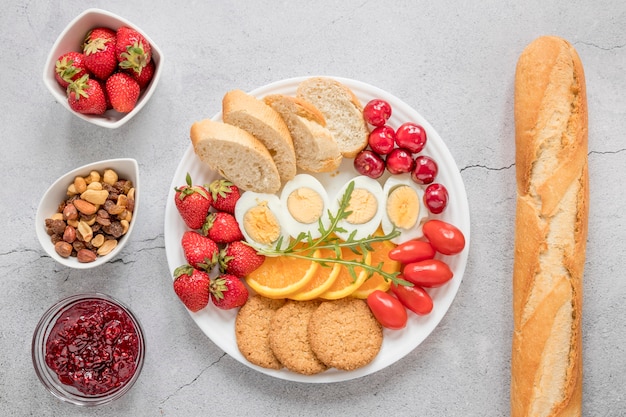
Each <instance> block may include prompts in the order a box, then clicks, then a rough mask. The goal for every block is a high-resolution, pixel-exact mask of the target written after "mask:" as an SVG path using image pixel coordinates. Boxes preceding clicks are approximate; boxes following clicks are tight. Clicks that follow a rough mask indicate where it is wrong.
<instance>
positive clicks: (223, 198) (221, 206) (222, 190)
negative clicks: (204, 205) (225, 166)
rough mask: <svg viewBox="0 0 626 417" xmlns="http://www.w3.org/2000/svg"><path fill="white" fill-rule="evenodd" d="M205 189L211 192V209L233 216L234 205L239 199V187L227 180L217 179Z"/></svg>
mask: <svg viewBox="0 0 626 417" xmlns="http://www.w3.org/2000/svg"><path fill="white" fill-rule="evenodd" d="M205 187H206V188H207V189H208V190H209V191H210V192H211V197H212V198H213V207H214V208H215V209H216V210H218V211H225V212H226V213H230V214H233V213H234V212H235V204H237V200H239V197H241V193H240V191H239V187H237V186H236V185H235V184H233V183H232V182H230V181H228V180H222V179H218V180H215V181H213V182H212V183H211V184H209V185H208V186H206V185H205Z"/></svg>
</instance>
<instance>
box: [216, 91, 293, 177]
mask: <svg viewBox="0 0 626 417" xmlns="http://www.w3.org/2000/svg"><path fill="white" fill-rule="evenodd" d="M222 119H223V120H224V122H225V123H228V124H231V125H233V126H237V127H239V128H241V129H243V130H245V131H247V132H248V133H250V134H251V135H252V136H254V137H255V138H257V139H258V140H259V141H261V143H263V145H265V147H266V148H267V150H268V151H269V153H270V155H272V158H273V159H274V163H275V164H276V167H277V168H278V173H279V174H280V179H281V180H282V182H283V183H284V182H286V181H289V180H290V179H292V178H293V177H294V176H295V175H296V153H295V150H294V147H293V141H292V139H291V134H290V133H289V129H288V128H287V125H286V124H285V122H284V120H283V119H282V117H280V115H279V114H278V113H277V112H276V111H275V110H274V109H272V108H271V107H270V106H268V105H267V104H265V103H264V102H263V101H261V100H259V99H257V98H256V97H253V96H251V95H248V94H246V93H244V92H243V91H241V90H232V91H229V92H228V93H226V95H225V96H224V98H223V99H222Z"/></svg>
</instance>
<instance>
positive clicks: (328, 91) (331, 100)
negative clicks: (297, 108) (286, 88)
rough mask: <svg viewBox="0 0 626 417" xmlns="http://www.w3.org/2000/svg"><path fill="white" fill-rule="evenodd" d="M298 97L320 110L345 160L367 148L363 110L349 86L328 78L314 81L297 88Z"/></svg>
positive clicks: (303, 83)
mask: <svg viewBox="0 0 626 417" xmlns="http://www.w3.org/2000/svg"><path fill="white" fill-rule="evenodd" d="M296 97H298V98H301V99H303V100H306V101H308V102H309V103H311V104H313V105H314V106H315V107H317V108H318V109H319V111H320V112H321V113H322V114H323V115H324V118H325V119H326V127H327V128H328V130H330V131H331V133H332V134H333V137H334V139H335V141H336V142H337V145H339V149H340V150H341V153H342V154H343V156H345V157H348V158H354V157H355V156H356V154H357V153H359V151H361V150H362V149H363V148H365V147H366V146H367V139H368V136H369V129H368V128H367V123H366V122H365V120H364V119H363V106H362V105H361V102H360V101H359V99H358V98H357V97H356V96H355V95H354V93H353V92H352V90H350V89H349V88H348V87H347V86H346V85H344V84H342V83H340V82H339V81H337V80H334V79H332V78H327V77H313V78H309V79H306V80H304V81H303V82H301V83H300V84H299V85H298V88H297V91H296Z"/></svg>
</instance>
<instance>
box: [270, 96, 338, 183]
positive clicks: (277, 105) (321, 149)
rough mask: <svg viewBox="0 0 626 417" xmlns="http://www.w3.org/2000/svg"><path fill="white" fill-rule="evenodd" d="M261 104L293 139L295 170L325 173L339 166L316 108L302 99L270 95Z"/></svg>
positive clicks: (334, 144) (333, 142) (335, 144)
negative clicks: (269, 109) (263, 103)
mask: <svg viewBox="0 0 626 417" xmlns="http://www.w3.org/2000/svg"><path fill="white" fill-rule="evenodd" d="M264 101H265V103H266V104H268V105H269V106H270V107H272V108H273V109H274V110H276V111H277V112H278V114H280V116H281V117H282V118H283V120H284V121H285V124H286V125H287V128H288V129H289V133H291V138H292V139H293V147H294V149H295V150H296V165H297V167H298V168H300V169H302V170H304V171H310V172H328V171H333V170H335V169H337V167H339V164H340V163H341V160H342V155H341V151H340V150H339V146H338V145H337V142H335V139H334V138H333V135H332V133H330V130H328V129H327V128H326V119H324V115H322V113H321V112H320V111H319V110H318V109H317V108H316V107H315V106H313V105H312V104H311V103H309V102H307V101H305V100H303V99H299V98H296V97H291V96H286V95H282V94H272V95H269V96H267V97H265V98H264Z"/></svg>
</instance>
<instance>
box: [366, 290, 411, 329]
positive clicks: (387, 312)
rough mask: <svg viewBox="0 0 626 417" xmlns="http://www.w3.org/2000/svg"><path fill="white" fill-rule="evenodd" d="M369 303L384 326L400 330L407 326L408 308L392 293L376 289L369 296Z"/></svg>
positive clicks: (373, 312)
mask: <svg viewBox="0 0 626 417" xmlns="http://www.w3.org/2000/svg"><path fill="white" fill-rule="evenodd" d="M367 305H368V306H369V307H370V310H372V314H374V317H376V320H378V322H379V323H380V324H381V325H382V326H383V327H386V328H388V329H393V330H398V329H402V328H403V327H404V326H406V321H407V319H408V317H407V314H406V309H405V308H404V306H403V305H402V303H401V302H400V301H399V300H398V299H397V298H395V297H393V296H392V295H390V294H388V293H386V292H383V291H381V290H376V291H374V292H372V293H371V294H370V295H368V296H367Z"/></svg>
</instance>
